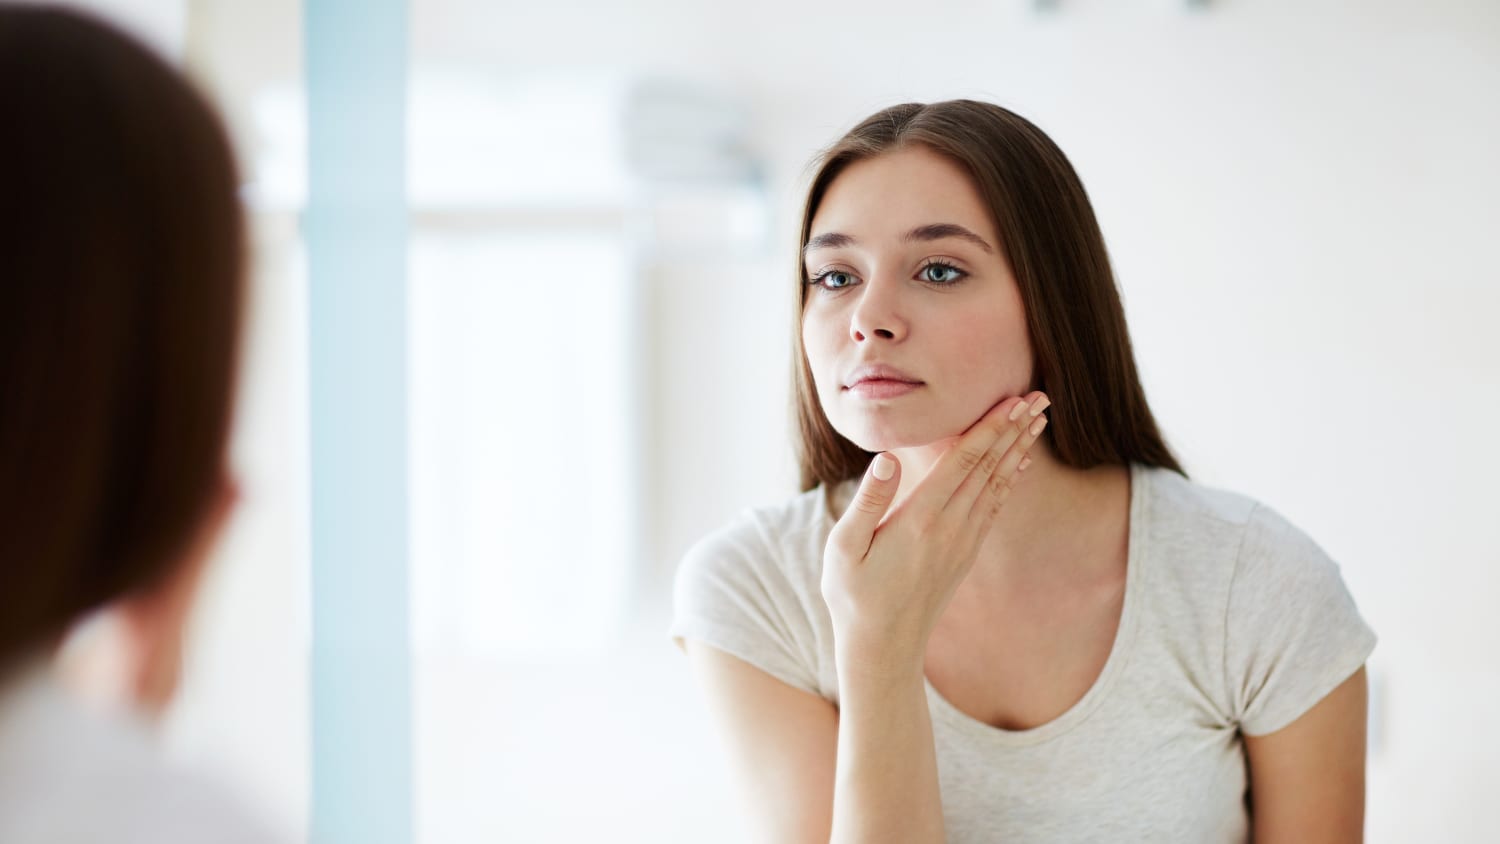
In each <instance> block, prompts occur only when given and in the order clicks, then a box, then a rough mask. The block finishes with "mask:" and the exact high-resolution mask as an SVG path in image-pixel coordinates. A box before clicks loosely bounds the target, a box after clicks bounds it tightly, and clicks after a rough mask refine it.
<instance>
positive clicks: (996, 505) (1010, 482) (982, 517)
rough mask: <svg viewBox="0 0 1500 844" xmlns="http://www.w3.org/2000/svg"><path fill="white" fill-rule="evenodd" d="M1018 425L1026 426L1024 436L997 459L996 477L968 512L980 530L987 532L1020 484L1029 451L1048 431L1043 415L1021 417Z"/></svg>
mask: <svg viewBox="0 0 1500 844" xmlns="http://www.w3.org/2000/svg"><path fill="white" fill-rule="evenodd" d="M1020 421H1022V422H1024V423H1027V427H1026V430H1025V432H1024V433H1023V434H1021V436H1020V438H1018V439H1017V440H1016V441H1015V443H1014V444H1012V445H1011V447H1010V449H1009V450H1008V451H1006V452H1005V455H1004V456H1003V457H1001V458H1000V465H999V466H997V467H996V468H995V474H994V475H992V476H991V477H990V479H989V483H987V484H985V489H984V494H983V495H981V496H979V498H978V500H976V501H975V502H974V506H973V509H972V510H970V512H969V519H970V521H973V522H977V523H978V526H979V527H980V528H981V529H982V530H989V526H990V524H991V523H992V522H993V521H994V520H995V517H996V516H998V515H1000V508H1001V506H1002V505H1003V504H1005V499H1006V498H1007V497H1009V495H1010V491H1011V489H1012V488H1014V487H1015V485H1016V482H1017V481H1019V480H1020V477H1021V464H1022V463H1023V462H1026V461H1029V460H1030V459H1031V458H1030V457H1029V452H1030V451H1031V447H1032V446H1034V445H1036V441H1037V440H1038V439H1040V438H1041V436H1042V432H1043V431H1045V430H1046V429H1047V416H1046V414H1041V415H1038V416H1037V417H1035V418H1031V417H1029V416H1023V417H1022V419H1021V420H1020ZM1027 465H1030V463H1027Z"/></svg>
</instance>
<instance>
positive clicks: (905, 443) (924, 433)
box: [828, 416, 964, 451]
mask: <svg viewBox="0 0 1500 844" xmlns="http://www.w3.org/2000/svg"><path fill="white" fill-rule="evenodd" d="M828 421H829V422H830V423H831V424H832V425H833V429H834V430H835V431H838V432H839V433H840V434H841V435H843V437H844V438H845V439H847V440H849V441H850V442H852V443H854V444H855V445H857V446H859V447H860V448H862V449H864V450H865V451H892V450H895V449H899V448H921V447H922V446H928V445H932V444H933V443H936V442H940V441H942V440H945V439H951V438H952V437H956V436H958V435H959V434H962V433H963V431H964V429H963V428H962V427H958V428H954V427H953V426H945V425H942V424H939V423H938V422H937V420H922V421H918V422H906V423H902V422H900V421H898V420H893V419H877V418H870V417H868V416H864V417H862V418H859V419H833V418H830V419H829V420H828Z"/></svg>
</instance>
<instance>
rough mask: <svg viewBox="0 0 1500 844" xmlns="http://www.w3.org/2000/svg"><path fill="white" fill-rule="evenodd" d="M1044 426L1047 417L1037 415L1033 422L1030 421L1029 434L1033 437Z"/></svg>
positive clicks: (1045, 425)
mask: <svg viewBox="0 0 1500 844" xmlns="http://www.w3.org/2000/svg"><path fill="white" fill-rule="evenodd" d="M1045 427H1047V417H1045V416H1041V417H1038V418H1037V420H1036V421H1035V422H1033V423H1031V435H1032V436H1033V437H1034V436H1036V435H1037V434H1040V433H1041V432H1042V429H1043V428H1045Z"/></svg>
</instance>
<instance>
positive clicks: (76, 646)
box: [60, 472, 239, 719]
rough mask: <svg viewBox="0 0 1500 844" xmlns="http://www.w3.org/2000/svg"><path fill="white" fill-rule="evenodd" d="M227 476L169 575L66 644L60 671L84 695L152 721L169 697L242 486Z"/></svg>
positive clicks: (105, 613) (100, 615)
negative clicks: (205, 580) (202, 590)
mask: <svg viewBox="0 0 1500 844" xmlns="http://www.w3.org/2000/svg"><path fill="white" fill-rule="evenodd" d="M222 477H223V479H222V480H221V481H220V484H219V486H218V487H217V489H216V491H215V493H214V498H213V500H212V501H211V502H210V503H209V508H208V511H207V512H206V513H205V514H204V518H203V521H202V523H200V524H199V526H198V529H197V530H196V531H195V533H194V535H193V538H192V540H191V541H190V542H189V544H188V546H187V550H186V551H185V552H184V554H183V555H182V556H181V557H180V558H179V559H178V561H177V564H176V565H175V566H174V567H173V568H172V571H171V573H170V574H168V575H167V577H166V578H165V579H163V580H162V581H161V582H160V583H158V584H156V585H155V586H153V587H152V588H150V589H147V590H143V591H140V592H135V593H132V594H130V595H126V596H124V597H122V598H120V599H119V600H118V601H115V602H114V603H113V604H111V605H109V606H107V607H105V608H104V609H102V610H101V611H100V612H99V613H97V614H96V615H95V616H93V617H92V618H91V619H90V620H89V621H87V622H86V623H85V625H84V626H83V629H82V630H81V631H79V632H78V633H76V634H75V635H74V636H73V637H72V639H73V640H74V641H70V642H69V643H68V644H67V645H65V646H64V648H63V651H62V654H61V655H60V663H61V665H60V668H61V670H62V671H63V673H64V674H65V675H66V676H67V678H68V680H69V682H70V684H71V685H73V686H75V687H76V688H78V689H79V690H80V691H82V692H83V693H84V694H85V695H87V696H89V697H91V698H95V699H102V701H103V702H105V703H106V704H111V705H124V706H126V707H128V708H131V709H134V710H137V711H139V712H141V713H142V714H145V715H147V716H149V717H151V718H153V719H155V718H159V717H160V716H161V715H162V714H163V713H165V711H166V709H167V706H168V705H169V704H170V703H171V702H172V698H173V697H174V696H175V695H176V693H177V687H178V685H179V683H180V680H181V677H182V662H183V652H184V647H183V643H184V640H185V638H186V632H187V625H188V622H189V620H190V619H191V617H192V609H193V606H194V605H195V604H196V602H197V598H198V591H199V585H200V583H201V582H202V580H203V574H204V571H205V570H206V569H207V568H208V564H209V561H210V560H211V559H212V558H213V553H214V551H215V549H216V548H217V547H218V541H219V537H220V535H221V534H222V533H223V530H224V527H225V526H226V525H227V524H228V522H229V517H230V516H231V515H232V513H233V512H234V508H235V505H236V504H237V502H238V501H239V484H238V483H237V482H236V481H235V480H234V478H233V477H232V476H231V475H230V474H229V473H228V472H225V473H224V474H223V476H222Z"/></svg>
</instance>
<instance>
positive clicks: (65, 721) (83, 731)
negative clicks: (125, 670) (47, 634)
mask: <svg viewBox="0 0 1500 844" xmlns="http://www.w3.org/2000/svg"><path fill="white" fill-rule="evenodd" d="M282 840H283V839H282V838H281V837H279V835H278V833H276V832H275V831H273V830H271V829H270V828H269V827H267V826H263V825H262V824H261V822H260V821H258V820H256V819H254V818H253V817H251V815H250V814H249V813H248V812H247V811H246V810H245V809H244V808H243V807H242V806H241V804H240V803H239V801H237V800H236V799H234V798H233V797H232V796H231V795H230V794H229V793H228V792H227V791H226V790H224V789H223V788H222V787H221V786H220V785H218V784H217V783H216V782H215V781H213V780H211V779H209V778H207V777H205V776H204V775H201V774H193V773H190V772H188V771H185V770H183V769H180V768H177V767H176V766H174V765H172V764H170V763H168V762H167V761H166V760H165V759H163V758H162V756H161V755H160V754H159V753H158V752H157V748H156V747H155V744H154V742H153V741H152V736H150V735H149V734H148V732H147V728H146V725H145V724H144V723H143V722H142V721H140V720H139V719H137V718H135V717H133V716H127V715H124V714H109V713H105V712H103V711H96V709H95V708H93V707H90V706H89V705H87V704H85V703H83V702H82V701H80V700H78V699H76V698H75V697H74V696H73V695H72V694H71V693H69V692H68V691H66V690H65V689H64V688H63V686H62V684H61V683H60V682H59V681H58V680H57V678H56V677H55V676H54V675H53V674H52V671H51V669H50V668H49V667H48V666H47V665H46V663H45V661H41V660H40V659H39V660H37V661H35V662H33V663H28V665H27V667H25V668H23V669H20V670H18V671H17V673H16V675H14V676H11V677H8V678H6V679H5V682H4V683H3V684H0V842H4V844H101V842H109V844H204V842H213V844H277V842H280V841H282Z"/></svg>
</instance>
